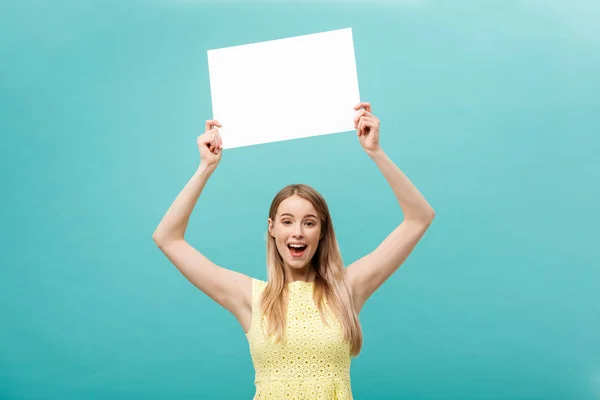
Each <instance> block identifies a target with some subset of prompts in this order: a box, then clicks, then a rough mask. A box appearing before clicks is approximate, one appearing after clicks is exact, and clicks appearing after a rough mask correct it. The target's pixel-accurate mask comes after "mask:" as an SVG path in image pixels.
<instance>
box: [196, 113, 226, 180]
mask: <svg viewBox="0 0 600 400" xmlns="http://www.w3.org/2000/svg"><path fill="white" fill-rule="evenodd" d="M213 125H214V127H213ZM217 126H218V127H221V124H220V123H219V121H217V120H216V119H209V120H208V121H206V130H205V132H204V133H203V134H202V135H200V136H198V138H197V139H196V142H197V144H198V150H199V151H200V159H201V160H200V165H203V166H206V167H210V168H213V169H214V168H216V167H217V165H219V161H221V157H222V156H223V143H222V142H221V135H219V130H218V129H217Z"/></svg>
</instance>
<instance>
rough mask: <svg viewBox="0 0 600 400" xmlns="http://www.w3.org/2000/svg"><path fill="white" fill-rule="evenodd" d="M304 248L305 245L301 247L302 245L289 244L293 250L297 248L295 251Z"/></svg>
mask: <svg viewBox="0 0 600 400" xmlns="http://www.w3.org/2000/svg"><path fill="white" fill-rule="evenodd" d="M304 246H305V245H303V244H290V247H295V248H297V249H298V248H301V247H304Z"/></svg>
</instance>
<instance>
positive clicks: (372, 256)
mask: <svg viewBox="0 0 600 400" xmlns="http://www.w3.org/2000/svg"><path fill="white" fill-rule="evenodd" d="M354 109H355V110H357V113H356V116H355V118H354V126H355V128H356V129H357V136H358V139H359V142H360V144H361V146H362V147H363V149H364V150H365V152H366V153H367V154H368V155H369V157H370V158H371V159H372V160H373V161H374V162H375V164H376V165H377V166H378V167H379V169H380V170H381V172H382V174H383V176H384V177H385V179H386V180H387V182H388V183H389V184H390V186H391V188H392V191H393V192H394V194H395V195H396V198H397V199H398V202H399V204H400V207H401V209H402V211H403V214H404V220H403V221H401V223H400V224H399V225H398V227H397V228H396V229H394V231H392V232H391V233H390V234H389V236H388V237H387V238H386V239H385V240H384V241H383V242H382V243H381V244H380V245H379V246H378V247H377V248H376V249H375V250H373V251H372V252H371V253H369V254H367V255H366V256H364V257H363V258H361V259H359V260H357V261H355V262H353V263H352V264H350V265H349V266H347V267H346V268H344V266H343V265H342V258H341V255H340V250H339V248H338V244H337V240H336V236H335V232H334V230H333V224H332V221H331V217H330V214H329V209H328V207H327V204H326V202H325V200H324V199H323V197H322V196H321V195H320V194H319V193H318V192H317V191H315V190H314V189H312V188H311V187H310V186H307V185H302V184H296V185H289V186H287V187H285V188H283V189H282V190H281V191H280V192H279V193H278V194H277V195H276V196H275V198H274V199H273V202H272V203H271V207H270V210H269V218H268V221H267V236H268V241H267V272H268V280H267V281H266V282H265V281H262V280H258V279H255V278H251V277H249V276H247V275H244V274H242V273H239V272H236V271H232V270H229V269H226V268H223V267H221V266H218V265H216V264H214V263H213V262H212V261H210V260H209V259H207V258H206V257H205V256H204V255H202V254H201V253H200V252H198V251H197V250H196V249H195V248H193V247H192V246H191V245H190V244H188V243H187V242H186V240H185V239H184V234H185V231H186V228H187V224H188V220H189V216H190V214H191V212H192V209H193V208H194V206H195V204H196V202H197V200H198V198H199V196H200V193H201V192H202V189H203V188H204V186H205V184H206V182H207V180H208V178H209V177H210V176H211V174H212V173H213V172H214V170H215V168H216V167H217V165H218V164H219V161H220V160H221V157H222V151H221V150H222V142H221V137H220V136H219V132H218V129H217V127H221V125H220V123H219V122H218V121H216V120H208V121H206V131H205V132H204V133H203V134H202V135H200V136H199V137H198V139H197V143H198V147H199V151H200V157H201V162H200V166H199V168H198V170H197V171H196V173H195V174H194V175H193V177H192V178H191V179H190V181H189V182H188V183H187V185H186V186H185V187H184V189H183V190H182V192H181V193H180V194H179V195H178V196H177V198H176V199H175V201H174V202H173V204H172V205H171V207H170V208H169V210H168V211H167V213H166V214H165V216H164V217H163V219H162V220H161V222H160V224H159V225H158V227H157V228H156V231H155V232H154V235H153V239H154V241H155V242H156V244H157V245H158V247H159V248H160V249H161V250H162V251H163V252H164V254H165V255H166V256H167V257H168V258H169V260H171V262H172V263H173V264H174V265H175V266H176V267H177V268H178V270H179V271H180V272H181V273H182V274H183V275H184V276H185V277H186V278H187V279H188V280H189V281H190V282H191V283H192V284H194V285H195V286H196V287H198V288H199V289H200V290H201V291H203V292H204V293H205V294H206V295H208V296H209V297H210V298H212V299H213V300H214V301H216V302H217V303H218V304H220V305H221V306H223V307H225V308H226V309H227V310H229V311H230V312H231V313H232V314H233V315H234V316H235V317H236V318H237V319H238V321H239V322H240V324H241V325H242V328H243V329H244V332H245V333H246V337H247V339H248V343H249V347H250V354H251V357H252V361H253V363H254V368H255V372H256V374H255V385H256V392H255V396H254V399H300V398H302V399H304V398H307V399H308V398H310V399H333V398H335V399H339V400H345V399H352V390H351V385H350V361H351V357H356V356H357V355H358V354H359V352H360V349H361V346H362V331H361V327H360V323H359V320H358V314H359V313H360V310H361V309H362V307H363V305H364V303H365V301H366V300H367V299H368V298H369V296H371V295H372V294H373V292H375V290H377V289H378V288H379V287H380V286H381V285H382V284H383V282H384V281H385V280H386V279H387V278H389V277H390V276H391V275H392V274H393V273H394V272H395V271H396V270H397V269H398V267H400V265H401V264H402V263H403V262H404V260H406V258H407V257H408V256H409V254H410V253H411V251H412V250H413V249H414V247H415V245H416V244H417V243H418V242H419V240H420V239H421V237H422V236H423V234H424V233H425V231H426V230H427V229H428V227H429V226H430V224H431V222H432V221H433V218H434V215H435V213H434V210H433V208H432V207H431V206H430V205H429V204H428V203H427V201H426V200H425V199H424V198H423V196H422V195H421V193H419V191H418V190H417V188H416V187H415V186H413V184H412V183H411V182H410V180H409V179H408V178H407V177H406V176H405V175H404V173H403V172H402V171H400V169H399V168H398V167H396V165H394V163H393V162H392V161H391V160H390V159H389V158H388V157H387V156H386V154H385V153H384V152H383V150H382V148H381V147H380V145H379V119H378V118H377V117H375V116H374V115H373V114H372V113H371V106H370V104H369V103H359V104H357V105H356V106H355V107H354ZM213 126H214V127H213Z"/></svg>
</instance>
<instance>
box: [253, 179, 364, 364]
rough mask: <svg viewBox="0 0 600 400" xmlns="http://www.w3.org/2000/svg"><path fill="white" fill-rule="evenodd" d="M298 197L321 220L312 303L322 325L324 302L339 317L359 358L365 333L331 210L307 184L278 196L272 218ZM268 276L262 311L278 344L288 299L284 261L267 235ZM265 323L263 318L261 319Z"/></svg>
mask: <svg viewBox="0 0 600 400" xmlns="http://www.w3.org/2000/svg"><path fill="white" fill-rule="evenodd" d="M294 195H297V196H299V197H302V198H304V199H306V200H308V201H309V202H310V203H311V204H312V205H313V207H314V208H315V209H316V211H317V213H318V217H319V218H320V220H321V239H320V241H319V245H318V247H317V250H316V252H315V255H314V257H313V264H314V266H315V273H316V276H315V281H314V293H313V299H314V302H315V305H316V306H317V308H318V310H319V315H320V317H321V320H322V321H323V323H325V324H326V325H327V326H329V324H328V323H327V321H326V320H325V319H324V312H323V299H326V302H327V305H328V306H329V308H330V310H331V311H332V312H333V314H334V315H335V316H336V317H337V319H338V321H339V322H340V325H341V328H342V330H343V334H344V339H345V340H347V341H348V342H349V344H350V354H351V355H352V356H357V355H358V354H359V353H360V350H361V347H362V329H361V326H360V322H359V320H358V313H357V312H356V308H355V306H354V302H353V301H352V296H351V294H350V287H349V285H348V282H347V281H346V278H345V274H344V265H343V261H342V256H341V253H340V249H339V246H338V243H337V240H336V237H335V232H334V230H333V224H332V222H331V216H330V213H329V208H328V207H327V203H326V202H325V199H324V198H323V197H322V196H321V194H319V193H318V192H317V191H316V190H315V189H313V188H312V187H310V186H308V185H304V184H292V185H288V186H286V187H284V188H283V189H281V190H280V191H279V193H277V195H276V196H275V197H274V198H273V201H272V202H271V208H270V210H269V218H271V219H272V220H273V221H275V219H276V213H277V209H278V207H279V204H281V202H282V201H283V200H285V199H287V198H288V197H291V196H294ZM267 273H268V282H267V285H266V287H265V289H264V291H263V293H262V296H261V299H260V311H261V315H263V316H264V317H265V319H266V321H267V325H268V329H267V332H266V333H267V335H268V336H271V335H273V334H274V335H275V341H276V342H277V341H281V340H283V335H284V331H285V327H286V315H287V306H288V298H289V290H288V286H287V285H285V281H286V276H285V270H284V267H283V259H282V257H281V254H279V251H278V250H277V245H276V243H275V238H274V237H273V236H272V235H270V234H268V232H267ZM261 320H262V318H261Z"/></svg>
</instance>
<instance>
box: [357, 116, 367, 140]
mask: <svg viewBox="0 0 600 400" xmlns="http://www.w3.org/2000/svg"><path fill="white" fill-rule="evenodd" d="M364 124H365V121H364V120H363V119H362V118H361V120H360V122H359V123H358V127H357V131H358V132H357V134H358V136H362V135H363V126H364Z"/></svg>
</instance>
